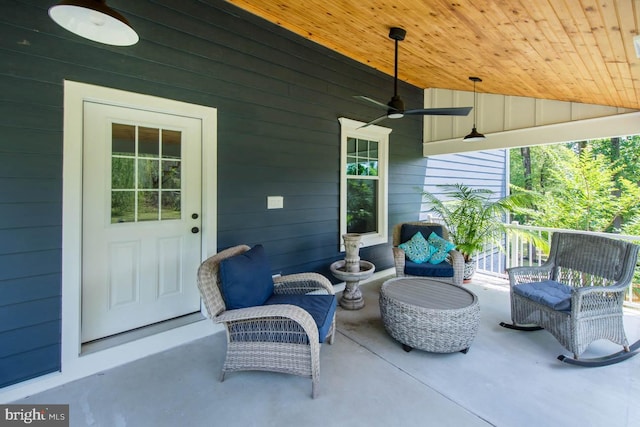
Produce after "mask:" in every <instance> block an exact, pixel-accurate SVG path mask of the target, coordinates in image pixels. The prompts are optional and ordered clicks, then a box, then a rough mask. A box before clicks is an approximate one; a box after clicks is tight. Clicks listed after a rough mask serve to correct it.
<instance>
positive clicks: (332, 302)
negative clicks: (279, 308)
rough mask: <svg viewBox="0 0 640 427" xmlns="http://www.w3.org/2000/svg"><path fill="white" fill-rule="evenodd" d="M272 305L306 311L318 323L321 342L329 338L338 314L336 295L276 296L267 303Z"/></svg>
mask: <svg viewBox="0 0 640 427" xmlns="http://www.w3.org/2000/svg"><path fill="white" fill-rule="evenodd" d="M272 304H292V305H296V306H298V307H300V308H302V309H304V310H306V311H307V312H308V313H309V314H310V315H311V317H313V320H314V321H315V322H316V326H317V327H318V337H319V339H320V342H324V340H325V338H326V337H327V334H328V333H329V329H330V328H331V322H333V315H334V314H335V312H336V296H335V295H304V294H274V295H272V296H271V297H270V298H269V299H268V300H267V302H266V303H265V305H272Z"/></svg>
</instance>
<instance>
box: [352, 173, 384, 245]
mask: <svg viewBox="0 0 640 427" xmlns="http://www.w3.org/2000/svg"><path fill="white" fill-rule="evenodd" d="M377 206H378V181H377V180H372V179H349V180H347V232H348V233H372V232H376V231H378V226H377V224H378V216H377V212H378V210H377Z"/></svg>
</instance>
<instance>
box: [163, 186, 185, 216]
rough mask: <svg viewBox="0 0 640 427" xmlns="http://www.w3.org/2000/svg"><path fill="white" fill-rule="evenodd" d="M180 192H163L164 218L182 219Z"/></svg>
mask: <svg viewBox="0 0 640 427" xmlns="http://www.w3.org/2000/svg"><path fill="white" fill-rule="evenodd" d="M180 212H181V210H180V192H179V191H163V192H162V220H167V219H180Z"/></svg>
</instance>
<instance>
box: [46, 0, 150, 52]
mask: <svg viewBox="0 0 640 427" xmlns="http://www.w3.org/2000/svg"><path fill="white" fill-rule="evenodd" d="M49 16H50V17H51V19H53V20H54V21H55V22H56V24H58V25H60V26H61V27H62V28H64V29H66V30H69V31H71V32H72V33H74V34H77V35H79V36H81V37H84V38H86V39H89V40H93V41H95V42H98V43H104V44H109V45H113V46H131V45H134V44H136V43H138V40H140V38H139V37H138V33H136V32H135V30H134V29H133V28H132V27H131V25H130V24H129V21H127V19H126V18H125V17H124V16H122V15H121V14H120V13H118V12H116V11H115V10H113V9H111V8H110V7H109V6H107V4H106V1H105V0H64V1H61V2H60V3H58V4H57V5H55V6H52V7H51V8H49Z"/></svg>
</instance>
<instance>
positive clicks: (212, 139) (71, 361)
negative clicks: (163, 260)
mask: <svg viewBox="0 0 640 427" xmlns="http://www.w3.org/2000/svg"><path fill="white" fill-rule="evenodd" d="M85 101H92V102H99V103H107V104H111V105H118V106H124V107H132V108H141V109H145V110H150V111H157V112H162V113H169V114H178V115H184V116H188V117H194V118H198V119H200V120H202V232H203V235H202V251H201V253H202V260H204V259H206V258H207V257H208V256H210V255H212V254H214V253H215V252H216V250H217V242H216V227H217V218H216V211H217V209H216V202H217V182H216V180H217V170H216V162H217V160H216V152H217V110H216V109H215V108H211V107H206V106H201V105H195V104H188V103H184V102H179V101H173V100H169V99H164V98H158V97H154V96H150V95H143V94H137V93H132V92H125V91H121V90H116V89H110V88H105V87H100V86H93V85H89V84H85V83H78V82H73V81H68V80H65V82H64V137H63V138H64V150H63V155H64V157H63V160H64V161H63V195H62V205H63V212H62V248H63V250H62V354H61V357H62V366H61V370H60V372H57V373H52V374H48V375H44V376H42V377H38V378H35V379H32V380H28V381H24V382H21V383H18V384H14V385H11V386H8V387H5V388H3V389H1V390H0V402H10V401H14V400H17V399H21V398H24V397H26V396H29V395H31V394H34V393H38V392H40V391H44V390H47V389H49V388H52V387H56V386H59V385H62V384H65V383H67V382H70V381H73V380H76V379H79V378H82V377H85V376H88V375H91V374H95V373H97V372H100V371H103V370H106V369H109V368H113V367H115V366H118V365H121V364H124V363H128V362H131V361H134V360H137V359H140V358H142V357H145V356H149V355H151V354H154V353H159V352H162V351H165V350H168V349H170V348H172V347H176V346H179V345H182V344H184V343H187V342H190V341H193V340H195V339H198V338H202V337H205V336H208V335H211V334H213V333H216V332H219V331H222V330H223V329H222V327H221V326H219V325H214V324H213V323H212V322H211V320H209V319H204V320H201V321H198V322H194V323H191V324H188V325H185V326H181V327H178V328H175V329H172V330H168V331H165V332H162V333H159V334H156V335H152V336H148V337H145V338H142V339H139V340H136V341H132V342H128V343H125V344H122V345H119V346H115V347H111V348H108V349H105V350H102V351H97V352H94V353H90V354H86V355H81V354H80V350H81V339H80V317H81V316H80V313H81V293H80V292H81V277H82V275H81V265H82V263H81V254H82V230H81V225H82V135H83V129H82V124H83V103H84V102H85ZM201 311H202V313H203V314H204V315H205V316H206V310H204V308H202V310H201Z"/></svg>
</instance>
